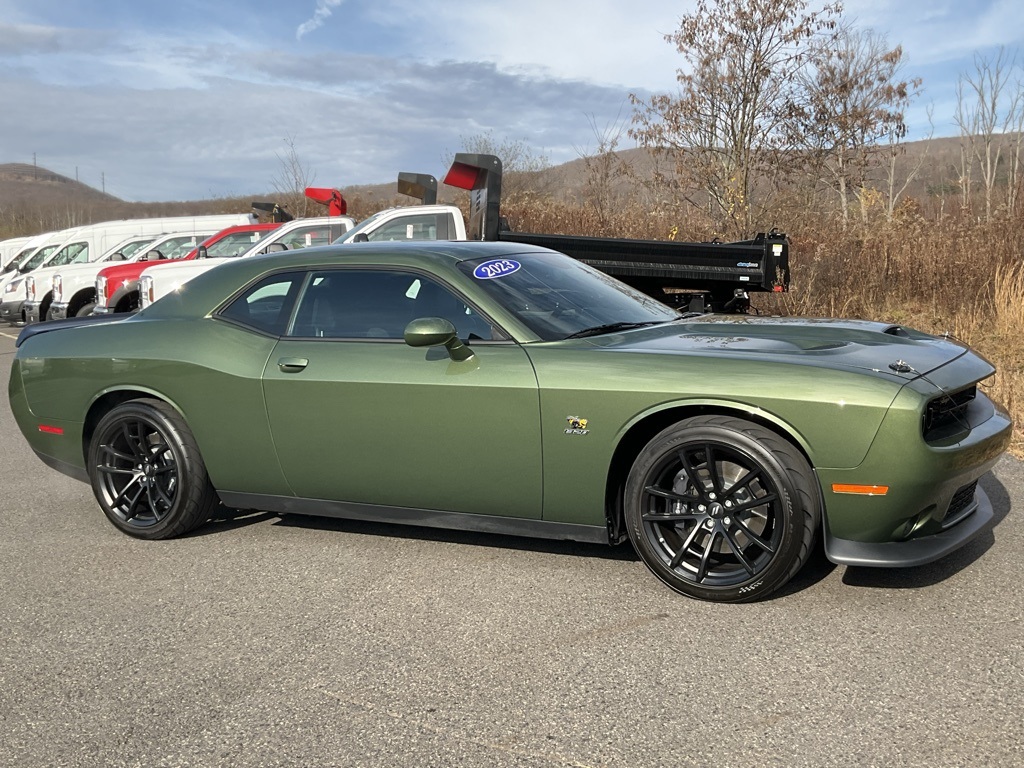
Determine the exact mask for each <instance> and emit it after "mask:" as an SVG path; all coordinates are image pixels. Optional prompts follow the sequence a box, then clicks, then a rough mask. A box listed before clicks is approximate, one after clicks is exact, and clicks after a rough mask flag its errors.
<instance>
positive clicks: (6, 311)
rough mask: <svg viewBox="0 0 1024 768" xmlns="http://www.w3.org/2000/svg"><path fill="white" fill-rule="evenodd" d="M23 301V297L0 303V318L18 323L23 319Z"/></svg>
mask: <svg viewBox="0 0 1024 768" xmlns="http://www.w3.org/2000/svg"><path fill="white" fill-rule="evenodd" d="M24 303H25V300H24V299H15V300H14V301H5V302H3V303H2V304H0V320H2V321H4V322H8V323H20V322H21V321H22V320H23V319H24V318H23V317H22V315H21V309H22V305H23V304H24Z"/></svg>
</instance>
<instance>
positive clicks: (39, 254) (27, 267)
mask: <svg viewBox="0 0 1024 768" xmlns="http://www.w3.org/2000/svg"><path fill="white" fill-rule="evenodd" d="M59 247H60V243H57V244H55V245H48V246H46V247H45V248H40V249H39V250H38V251H36V252H35V255H34V256H32V258H30V259H29V260H28V261H26V262H25V263H24V264H22V265H21V266H20V267H18V269H19V271H21V272H30V271H31V270H33V269H35V268H36V267H38V266H39V265H40V264H42V263H43V262H44V261H46V260H47V259H48V258H50V254H51V253H53V252H54V251H56V250H57V249H58V248H59Z"/></svg>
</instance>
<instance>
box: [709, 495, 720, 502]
mask: <svg viewBox="0 0 1024 768" xmlns="http://www.w3.org/2000/svg"><path fill="white" fill-rule="evenodd" d="M708 498H709V499H711V500H712V501H714V500H715V499H716V498H718V497H717V496H715V494H713V493H709V494H708Z"/></svg>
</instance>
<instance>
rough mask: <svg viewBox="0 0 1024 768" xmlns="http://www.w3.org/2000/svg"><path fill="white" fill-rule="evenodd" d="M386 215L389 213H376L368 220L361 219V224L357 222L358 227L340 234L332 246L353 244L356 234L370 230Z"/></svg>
mask: <svg viewBox="0 0 1024 768" xmlns="http://www.w3.org/2000/svg"><path fill="white" fill-rule="evenodd" d="M387 213H390V211H377V213H375V214H373V216H371V217H370V218H368V219H363V220H362V221H361V222H359V226H356V227H353V228H352V229H350V230H349V231H348V232H343V233H342V234H341V237H339V238H338V239H337V240H335V241H334V244H337V243H341V242H347V243H352V242H355V236H356V234H357V233H359V232H363V231H364V230H367V229H370V228H372V227H373V225H374V223H375V222H377V221H379V220H380V218H381V216H384V215H385V214H387Z"/></svg>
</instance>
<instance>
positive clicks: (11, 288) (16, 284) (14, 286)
mask: <svg viewBox="0 0 1024 768" xmlns="http://www.w3.org/2000/svg"><path fill="white" fill-rule="evenodd" d="M21 286H22V281H21V280H12V281H11V282H9V283H8V284H7V287H6V288H4V296H10V295H13V294H15V293H17V292H18V291H19V290H25V289H24V288H22V287H21Z"/></svg>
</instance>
